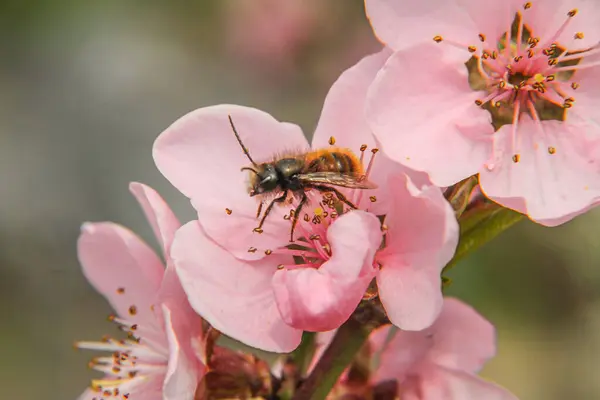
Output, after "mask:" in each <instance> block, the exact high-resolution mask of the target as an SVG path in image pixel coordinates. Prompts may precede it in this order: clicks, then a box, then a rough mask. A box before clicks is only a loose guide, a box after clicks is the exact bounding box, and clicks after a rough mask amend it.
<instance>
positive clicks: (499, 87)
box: [498, 81, 506, 89]
mask: <svg viewBox="0 0 600 400" xmlns="http://www.w3.org/2000/svg"><path fill="white" fill-rule="evenodd" d="M505 86H506V82H505V81H500V82H499V83H498V89H504V87H505Z"/></svg>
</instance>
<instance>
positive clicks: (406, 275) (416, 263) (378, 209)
mask: <svg viewBox="0 0 600 400" xmlns="http://www.w3.org/2000/svg"><path fill="white" fill-rule="evenodd" d="M390 54H391V52H390V51H389V50H388V49H384V50H382V51H381V52H379V53H377V54H373V55H370V56H367V57H365V58H364V59H362V60H361V61H360V62H359V63H358V64H356V65H355V66H354V67H352V68H350V69H348V70H347V71H345V72H344V73H343V74H342V75H341V76H340V77H339V78H338V80H337V81H336V82H335V83H334V84H333V86H332V87H331V89H330V91H329V93H328V95H327V98H326V100H325V104H324V106H323V111H322V114H321V118H320V120H319V124H318V127H317V129H316V131H315V134H314V136H313V141H312V146H313V148H319V147H325V146H326V145H327V142H328V140H329V137H330V135H332V133H334V135H335V139H336V145H339V146H343V147H349V148H360V146H361V144H366V145H367V147H368V148H373V147H375V146H377V144H376V140H375V138H374V137H373V135H372V134H371V130H370V129H369V126H368V124H367V121H366V118H365V114H364V107H365V99H366V94H367V91H368V88H369V86H370V85H371V83H372V82H373V80H374V79H375V75H376V73H377V71H378V70H379V69H380V68H381V66H382V65H383V64H384V63H385V62H386V60H387V59H388V57H389V56H390ZM369 180H371V181H373V182H374V183H376V184H378V185H379V187H378V189H376V190H373V191H369V194H368V195H369V199H368V198H367V195H366V194H365V195H364V196H363V197H360V198H359V199H358V201H357V203H356V204H357V206H358V207H359V208H363V209H365V210H368V211H370V212H373V213H375V214H377V215H386V218H385V225H386V228H387V230H386V241H387V244H386V248H385V249H383V250H381V251H380V252H378V254H377V256H376V262H377V263H378V265H380V266H381V267H380V269H379V271H378V275H377V286H378V290H379V296H380V298H381V301H382V303H383V305H384V307H385V309H386V311H387V314H388V316H389V318H390V320H391V321H392V322H393V323H394V324H396V325H397V326H399V327H400V328H402V329H407V330H419V329H423V328H425V327H427V326H429V325H430V324H431V323H432V322H433V321H434V320H435V318H436V317H437V315H438V313H439V312H440V310H441V305H442V294H441V289H440V272H441V269H442V268H443V267H444V266H445V265H446V263H447V262H448V261H449V260H450V259H451V258H452V256H453V255H454V251H455V249H456V245H457V242H458V225H457V223H456V220H455V217H454V213H453V212H452V210H451V208H450V206H449V205H448V203H447V202H446V201H445V200H444V198H443V196H442V194H441V192H440V190H439V189H438V188H437V187H435V186H432V185H431V183H430V182H429V180H428V179H427V176H426V175H425V174H423V173H419V172H416V171H412V170H410V169H408V168H406V167H404V166H402V165H400V164H398V163H396V162H393V161H392V160H390V159H389V158H387V157H385V155H380V154H378V158H377V160H376V161H375V162H374V163H373V165H372V169H371V171H370V174H369ZM370 196H374V197H375V198H376V202H370V201H368V200H370V199H371V197H370Z"/></svg>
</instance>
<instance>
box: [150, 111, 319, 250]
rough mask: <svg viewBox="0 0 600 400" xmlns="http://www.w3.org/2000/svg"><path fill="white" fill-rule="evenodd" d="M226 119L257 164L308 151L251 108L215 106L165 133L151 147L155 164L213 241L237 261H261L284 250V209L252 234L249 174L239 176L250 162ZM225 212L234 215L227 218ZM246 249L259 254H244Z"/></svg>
mask: <svg viewBox="0 0 600 400" xmlns="http://www.w3.org/2000/svg"><path fill="white" fill-rule="evenodd" d="M228 115H231V117H232V118H233V122H234V124H235V126H236V130H237V131H238V133H239V134H240V137H241V139H242V141H243V142H244V145H245V146H246V147H247V148H248V149H249V151H250V154H251V155H252V157H253V159H254V160H255V161H256V162H257V163H260V162H263V161H268V160H271V159H272V158H273V156H274V155H276V154H281V153H282V152H289V151H290V150H292V151H295V150H300V151H303V150H305V149H307V148H308V144H307V141H306V139H305V138H304V135H303V134H302V131H301V130H300V128H298V126H296V125H292V124H288V123H282V122H278V121H277V120H275V119H274V118H273V117H271V116H270V115H269V114H267V113H265V112H262V111H259V110H256V109H253V108H248V107H241V106H233V105H219V106H213V107H206V108H202V109H198V110H195V111H192V112H191V113H189V114H187V115H185V116H184V117H182V118H180V119H179V120H178V121H176V122H175V123H174V124H173V125H171V126H170V127H169V128H167V129H166V130H165V131H164V132H163V133H162V134H161V135H160V136H159V137H158V139H156V142H155V143H154V160H155V162H156V165H157V166H158V168H159V170H160V171H161V172H162V173H163V174H164V175H165V177H166V178H167V179H169V181H171V183H172V184H173V185H174V186H175V187H176V188H177V189H179V190H180V191H181V192H182V193H183V194H184V195H186V196H188V197H190V198H191V199H192V204H193V206H194V208H196V210H197V211H198V217H199V221H200V223H201V224H202V226H203V228H204V230H205V231H206V233H207V234H208V235H209V236H210V237H211V238H213V239H214V240H215V241H217V242H218V243H219V244H220V245H221V246H223V247H225V248H227V249H228V250H230V251H232V252H233V253H234V254H235V255H236V256H237V257H240V258H243V259H256V258H262V257H264V250H265V249H270V248H272V249H274V248H277V247H279V246H281V245H284V244H287V242H288V240H289V237H288V235H289V229H290V225H289V222H288V221H284V220H283V218H282V216H283V214H284V212H283V210H282V208H280V207H277V208H276V209H275V210H274V211H273V213H272V215H271V216H270V217H269V219H268V220H267V222H266V224H265V226H264V233H262V234H258V233H255V232H253V229H254V228H255V227H256V226H257V225H258V220H257V218H256V211H257V208H258V203H257V200H256V199H254V198H251V197H250V196H249V195H248V192H247V178H248V171H244V172H241V171H240V168H241V167H244V166H248V165H249V164H250V162H249V161H248V159H247V158H246V156H245V155H244V152H243V151H242V149H241V148H240V145H239V143H238V142H237V140H236V138H235V136H234V133H233V131H232V128H231V126H230V124H229V120H228ZM226 209H229V210H232V213H231V215H229V214H228V213H226ZM232 232H235V235H232ZM249 247H255V248H258V249H262V250H263V251H257V252H255V253H248V251H247V250H248V248H249Z"/></svg>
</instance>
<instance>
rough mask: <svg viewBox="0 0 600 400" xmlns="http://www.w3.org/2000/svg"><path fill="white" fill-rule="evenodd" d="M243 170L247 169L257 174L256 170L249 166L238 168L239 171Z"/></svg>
mask: <svg viewBox="0 0 600 400" xmlns="http://www.w3.org/2000/svg"><path fill="white" fill-rule="evenodd" d="M254 165H256V164H254ZM244 170H247V171H252V172H254V173H255V174H256V175H258V171H257V170H255V169H254V168H250V167H244V168H240V171H244Z"/></svg>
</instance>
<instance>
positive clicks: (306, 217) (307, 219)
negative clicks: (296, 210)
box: [304, 214, 310, 222]
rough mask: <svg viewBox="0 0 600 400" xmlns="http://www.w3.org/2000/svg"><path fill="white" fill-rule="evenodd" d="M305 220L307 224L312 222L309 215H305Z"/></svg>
mask: <svg viewBox="0 0 600 400" xmlns="http://www.w3.org/2000/svg"><path fill="white" fill-rule="evenodd" d="M304 220H305V221H306V222H308V221H310V217H309V216H308V214H304Z"/></svg>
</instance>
